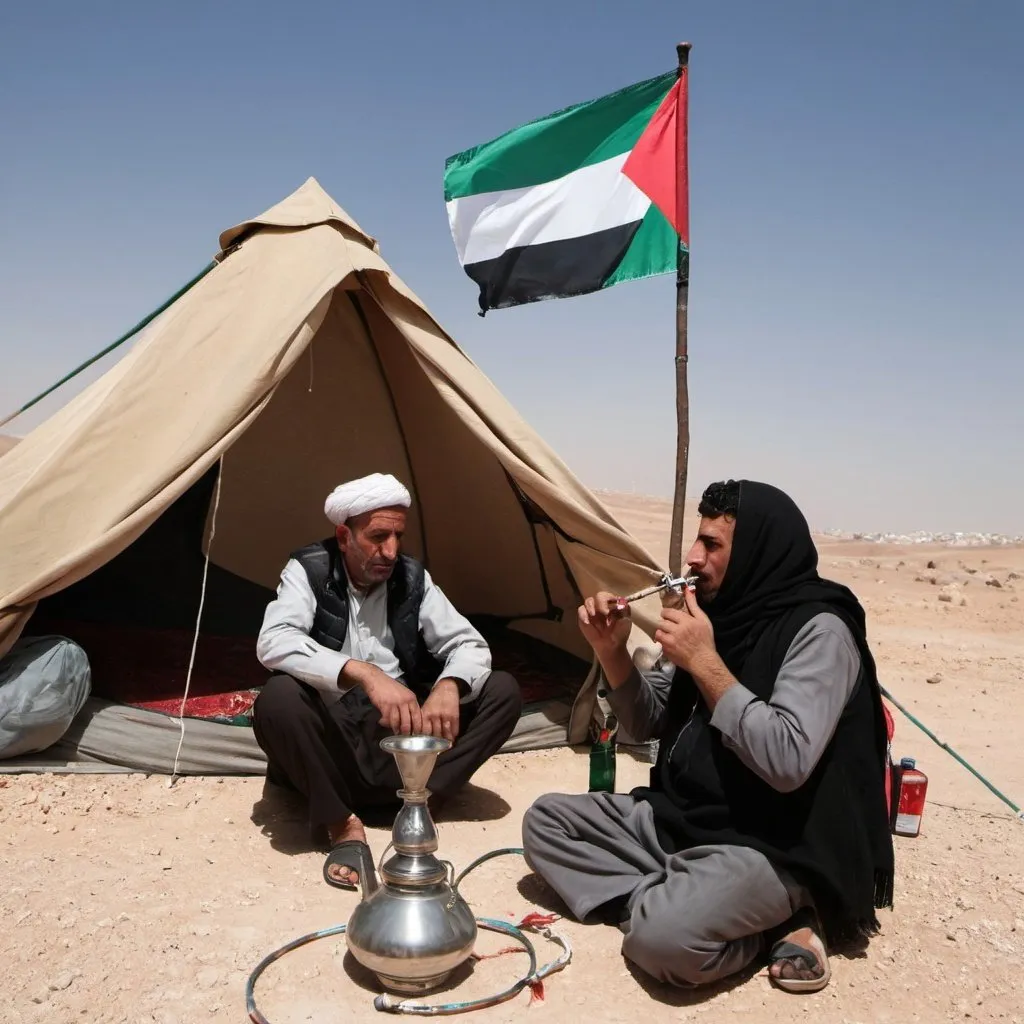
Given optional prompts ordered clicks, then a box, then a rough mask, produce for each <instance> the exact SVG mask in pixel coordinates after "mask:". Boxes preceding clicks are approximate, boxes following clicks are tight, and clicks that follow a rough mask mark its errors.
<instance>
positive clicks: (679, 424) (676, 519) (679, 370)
mask: <svg viewBox="0 0 1024 1024" xmlns="http://www.w3.org/2000/svg"><path fill="white" fill-rule="evenodd" d="M690 45H691V44H690V43H679V45H678V46H676V56H677V57H678V59H679V77H680V79H682V80H683V82H682V90H681V95H680V97H679V107H680V109H679V110H678V111H677V114H676V215H677V217H678V216H679V215H680V213H681V211H682V210H684V209H686V206H687V203H688V201H689V197H688V192H689V171H688V166H687V130H686V129H687V125H686V121H687V102H688V99H687V92H688V90H687V88H686V87H687V85H688V82H687V81H686V75H687V65H688V64H689V60H690ZM689 301H690V247H689V239H688V238H687V239H685V240H684V239H682V238H680V240H679V248H678V250H677V253H676V475H675V494H674V495H673V499H672V534H671V537H670V540H669V548H668V567H669V571H670V572H671V573H672V575H673V576H679V575H680V570H681V568H682V561H683V550H682V549H683V512H684V509H685V506H686V467H687V463H688V461H689V455H690V393H689V388H688V384H687V379H686V363H687V358H688V355H687V350H686V320H687V312H688V308H689Z"/></svg>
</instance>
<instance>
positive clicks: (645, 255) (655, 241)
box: [601, 203, 679, 288]
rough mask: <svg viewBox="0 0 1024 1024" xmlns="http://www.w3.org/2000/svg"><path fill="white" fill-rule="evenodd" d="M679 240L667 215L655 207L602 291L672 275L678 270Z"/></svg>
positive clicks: (652, 206) (641, 224)
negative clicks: (624, 284) (645, 279)
mask: <svg viewBox="0 0 1024 1024" xmlns="http://www.w3.org/2000/svg"><path fill="white" fill-rule="evenodd" d="M678 245H679V236H678V235H677V234H676V233H675V231H674V230H673V228H672V225H671V224H669V222H668V221H667V220H666V219H665V215H664V214H663V213H662V212H661V210H659V209H658V208H657V207H656V206H655V205H654V204H653V203H652V204H651V206H650V208H649V209H648V211H647V213H646V215H645V216H644V219H643V220H642V221H641V222H640V227H638V228H637V230H636V234H635V235H634V236H633V241H632V242H630V244H629V248H628V249H627V250H626V254H625V255H624V256H623V257H622V259H621V260H620V261H619V265H618V266H617V267H616V268H615V270H614V271H612V273H611V275H610V276H609V277H608V278H606V280H605V282H604V284H603V285H602V286H601V287H602V288H610V287H611V286H612V285H613V284H621V283H622V282H623V281H637V280H639V279H640V278H642V277H653V276H654V275H655V274H669V273H673V272H674V271H675V269H676V248H677V247H678Z"/></svg>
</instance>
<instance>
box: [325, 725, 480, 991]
mask: <svg viewBox="0 0 1024 1024" xmlns="http://www.w3.org/2000/svg"><path fill="white" fill-rule="evenodd" d="M380 745H381V749H383V750H386V751H387V752H388V753H389V754H391V755H392V756H393V757H394V758H395V761H396V762H397V764H398V771H399V774H400V775H401V776H402V788H401V789H399V790H398V796H400V797H401V798H402V801H403V803H402V807H401V809H400V810H399V812H398V814H397V816H396V817H395V822H394V825H393V826H392V829H391V846H393V847H394V851H395V852H394V853H393V854H392V856H391V857H389V858H388V860H387V861H385V862H384V863H383V864H382V865H381V868H380V874H381V881H382V883H383V884H381V885H380V886H374V882H373V878H372V875H371V877H370V878H369V879H362V878H360V884H361V885H362V892H363V898H362V900H361V902H360V903H359V904H358V906H357V907H356V909H355V910H354V911H353V912H352V916H351V917H350V918H349V920H348V926H347V928H346V931H345V939H346V941H347V943H348V948H349V951H350V952H351V953H352V956H353V957H355V959H356V960H357V961H358V962H359V963H360V964H362V965H363V966H364V967H366V968H368V969H369V970H371V971H373V972H374V974H376V975H377V977H378V979H379V980H380V982H381V984H382V985H383V986H384V988H385V989H389V990H391V991H395V992H403V993H422V992H429V991H430V990H432V989H435V988H437V987H438V986H439V985H441V984H443V983H444V981H445V979H446V978H447V977H448V975H449V974H451V972H452V971H453V970H454V969H455V968H456V967H458V966H459V964H461V963H462V962H463V961H465V960H467V959H468V958H469V957H470V955H471V954H472V952H473V946H474V945H475V943H476V936H477V925H476V920H475V919H474V917H473V913H472V911H471V910H470V909H469V906H468V904H467V903H466V901H465V900H464V899H463V898H462V896H461V895H459V893H458V891H457V889H456V888H455V886H454V868H453V866H452V865H451V863H450V862H448V861H445V860H439V859H438V858H437V857H436V856H435V855H434V851H435V850H437V829H436V827H435V825H434V820H433V818H431V816H430V809H429V807H428V806H427V799H428V797H429V796H430V790H429V789H427V782H428V780H429V779H430V775H431V773H432V772H433V770H434V763H435V762H436V760H437V757H438V755H439V754H442V753H443V752H444V751H446V750H448V749H449V748H450V747H451V745H452V744H451V741H450V740H446V739H442V738H441V737H438V736H388V737H387V738H386V739H383V740H381V743H380ZM385 852H387V851H385Z"/></svg>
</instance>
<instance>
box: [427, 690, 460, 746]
mask: <svg viewBox="0 0 1024 1024" xmlns="http://www.w3.org/2000/svg"><path fill="white" fill-rule="evenodd" d="M420 711H421V713H422V715H423V732H424V733H425V734H426V735H427V736H441V737H443V738H444V739H446V740H451V741H452V743H454V742H455V739H456V737H457V736H458V735H459V684H458V683H457V682H456V681H455V680H454V679H439V680H438V681H437V682H436V683H435V684H434V688H433V689H432V690H431V691H430V696H429V697H427V699H426V700H425V701H424V702H423V707H422V708H421V709H420Z"/></svg>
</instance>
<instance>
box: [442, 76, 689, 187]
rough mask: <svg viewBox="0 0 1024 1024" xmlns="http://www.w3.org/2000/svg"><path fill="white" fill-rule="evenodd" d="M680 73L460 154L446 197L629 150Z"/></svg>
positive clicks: (447, 175) (448, 171) (449, 168)
mask: <svg viewBox="0 0 1024 1024" xmlns="http://www.w3.org/2000/svg"><path fill="white" fill-rule="evenodd" d="M677 77H678V73H677V72H676V71H669V72H667V73H666V74H664V75H658V77H657V78H649V79H647V81H645V82H637V83H636V84H634V85H630V86H627V87H626V88H625V89H620V90H619V91H618V92H613V93H611V94H609V95H608V96H602V97H600V98H599V99H596V100H587V101H586V102H585V103H577V104H576V105H575V106H572V107H567V108H566V109H565V110H560V111H558V112H557V113H554V114H549V115H548V116H547V117H542V118H539V119H538V120H536V121H531V122H529V124H524V125H520V126H519V127H518V128H513V129H512V130H511V131H508V132H506V133H505V134H504V135H499V136H498V138H496V139H492V140H491V141H490V142H484V143H482V144H481V145H479V146H474V147H473V148H472V149H467V150H465V151H464V152H462V153H456V154H455V156H451V157H449V158H448V160H447V161H446V162H445V170H444V198H445V202H450V201H451V200H452V199H458V198H460V197H461V196H471V195H476V194H477V193H478V192H504V191H507V190H509V189H516V188H529V187H531V186H533V185H541V184H543V183H544V182H546V181H552V180H553V179H555V178H561V177H562V176H563V175H565V174H568V173H569V172H571V171H575V170H577V169H578V168H580V167H588V166H590V165H591V164H596V163H600V162H601V161H602V160H608V159H609V158H611V157H613V156H618V155H619V154H620V153H626V152H628V151H629V150H631V149H632V148H633V146H634V145H635V144H636V141H637V139H639V138H640V136H641V135H642V134H643V130H644V129H645V128H646V127H647V124H648V122H649V121H650V120H651V118H652V117H653V116H654V112H655V111H656V110H657V109H658V106H659V105H660V104H661V101H662V100H663V99H664V98H665V95H666V94H667V93H668V91H669V89H671V88H672V86H673V85H674V84H675V82H676V79H677Z"/></svg>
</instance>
